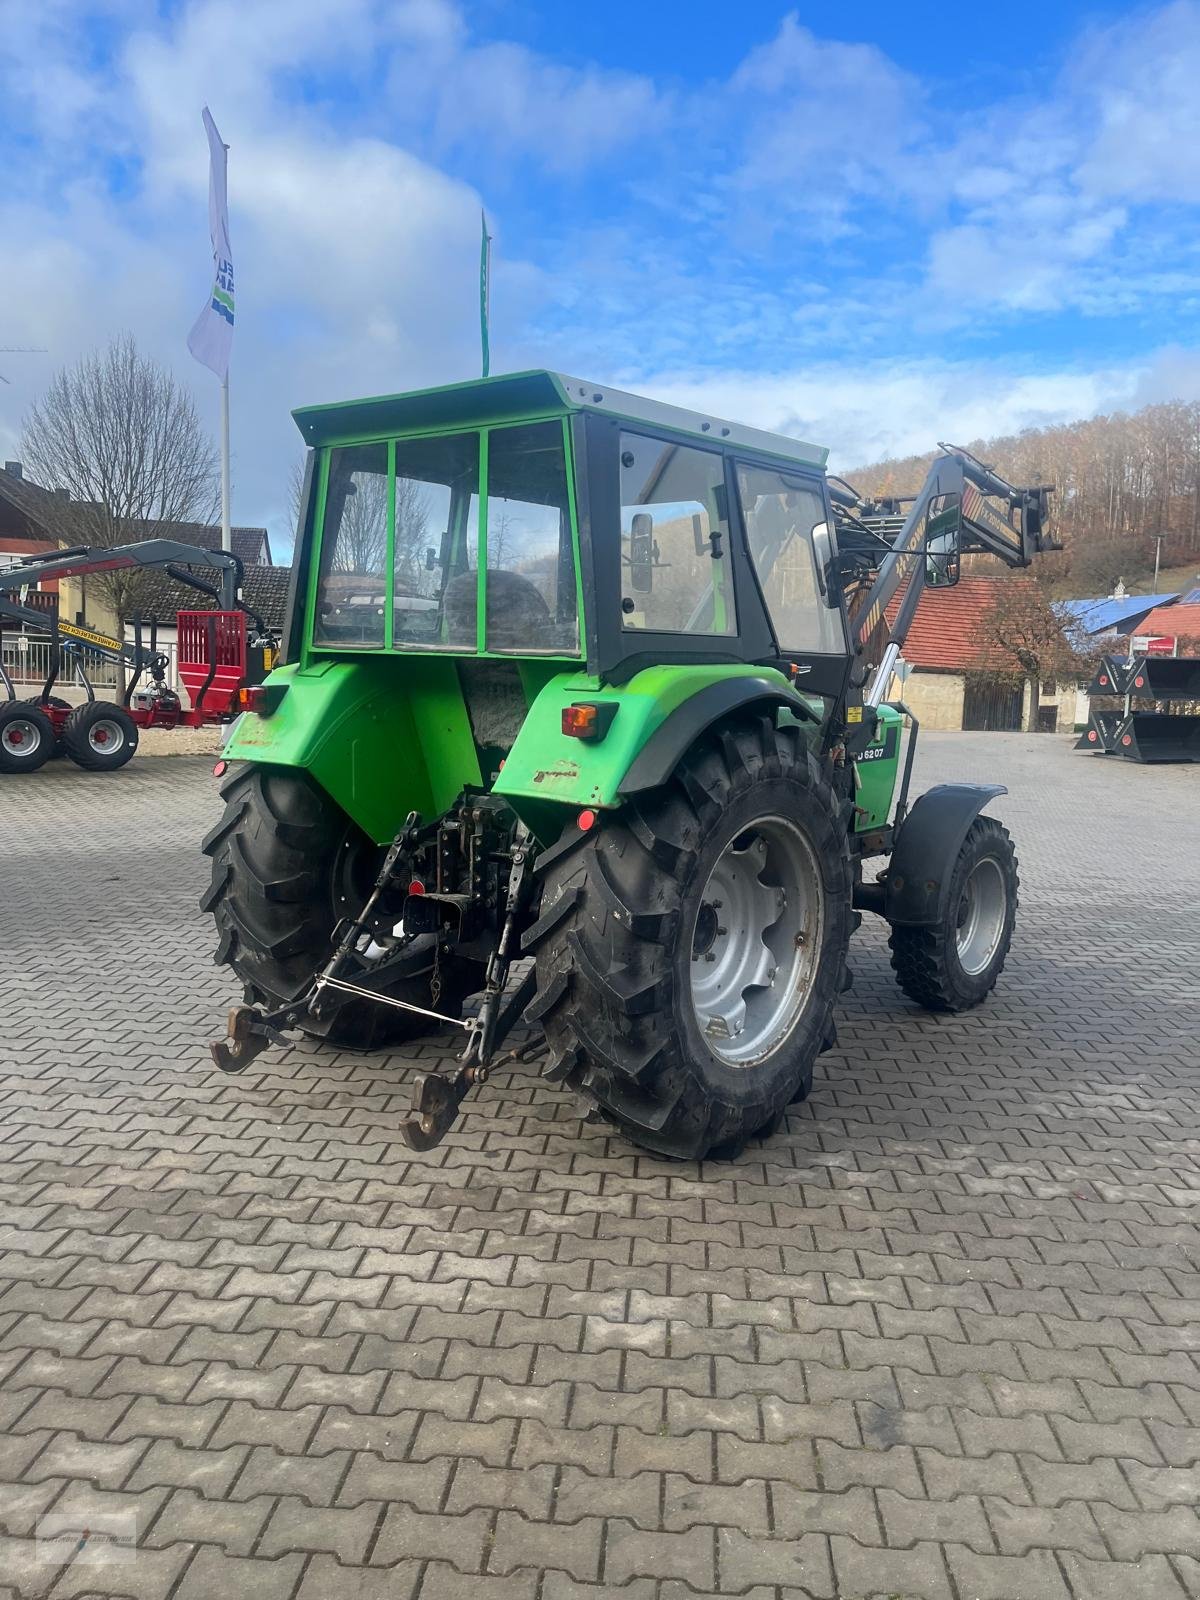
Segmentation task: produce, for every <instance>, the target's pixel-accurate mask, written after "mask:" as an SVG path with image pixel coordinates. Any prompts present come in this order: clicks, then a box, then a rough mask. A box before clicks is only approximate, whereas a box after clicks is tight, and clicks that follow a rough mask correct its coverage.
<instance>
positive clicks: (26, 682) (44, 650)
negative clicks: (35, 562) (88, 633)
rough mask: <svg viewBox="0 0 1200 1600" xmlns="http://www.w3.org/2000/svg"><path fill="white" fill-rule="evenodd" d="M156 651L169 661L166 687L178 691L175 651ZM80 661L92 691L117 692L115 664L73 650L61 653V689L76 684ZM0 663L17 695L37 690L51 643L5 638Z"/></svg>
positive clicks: (165, 646)
mask: <svg viewBox="0 0 1200 1600" xmlns="http://www.w3.org/2000/svg"><path fill="white" fill-rule="evenodd" d="M159 649H160V650H161V652H162V653H163V655H165V656H167V657H168V665H167V674H166V678H167V684H168V687H170V688H172V689H178V677H179V675H178V671H177V668H176V657H177V655H178V649H177V646H176V644H175V641H174V640H170V641H168V642H165V643H162V644H160V645H159ZM77 659H81V660H82V663H83V668H84V671H85V672H86V673H87V675H88V677H89V678H90V679H91V682H92V686H93V688H96V689H116V688H117V687H118V682H119V680H118V668H117V663H116V662H115V661H106V660H105V658H104V657H103V656H98V655H96V654H95V652H94V651H92V650H83V651H81V652H80V654H79V656H76V653H75V652H74V651H73V650H64V651H63V658H62V671H61V673H60V676H59V682H60V684H61V685H62V686H63V687H64V688H69V687H70V685H71V684H72V683H73V682H74V681H75V669H74V665H73V663H74V661H75V660H77ZM0 663H2V664H3V666H4V670H5V672H7V673H8V675H9V677H10V678H11V679H12V681H13V687H14V688H15V689H16V690H17V692H18V694H20V692H21V691H22V690H23V689H25V688H28V687H30V686H33V687H40V686H41V685H42V684H43V683H45V681H46V677H47V674H48V673H49V671H50V641H49V639H32V638H30V637H29V635H28V634H24V633H17V634H5V635H4V638H3V641H2V643H0Z"/></svg>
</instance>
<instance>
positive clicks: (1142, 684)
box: [1133, 678, 1146, 689]
mask: <svg viewBox="0 0 1200 1600" xmlns="http://www.w3.org/2000/svg"><path fill="white" fill-rule="evenodd" d="M1133 681H1134V683H1135V684H1136V685H1137V687H1138V688H1139V689H1144V688H1145V687H1146V680H1145V678H1135V679H1134V680H1133Z"/></svg>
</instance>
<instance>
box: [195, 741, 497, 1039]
mask: <svg viewBox="0 0 1200 1600" xmlns="http://www.w3.org/2000/svg"><path fill="white" fill-rule="evenodd" d="M221 793H222V794H223V795H224V797H225V814H224V816H223V817H222V818H221V820H220V822H219V823H218V824H217V826H216V827H215V828H214V829H213V830H212V832H211V833H210V834H209V835H208V837H207V838H206V839H205V841H204V845H203V849H204V853H205V854H206V855H209V856H211V857H212V881H211V883H210V885H209V887H208V889H207V890H206V892H205V893H204V895H203V896H202V897H201V900H200V909H201V910H202V911H210V912H211V913H212V915H213V918H214V920H215V921H216V925H217V949H216V954H215V956H214V960H215V961H216V962H217V963H218V965H220V964H221V963H228V965H229V966H231V967H232V968H233V970H234V971H235V972H236V973H237V975H238V977H239V978H240V979H241V981H242V984H243V986H244V989H245V997H246V1000H247V1002H248V1003H249V1004H251V1005H262V1006H265V1007H267V1008H268V1009H275V1008H277V1007H280V1006H283V1005H286V1004H287V1003H288V1002H289V1001H291V1000H295V999H297V998H298V997H299V996H300V995H301V994H303V992H304V991H305V989H306V988H307V987H308V985H309V983H310V982H311V981H312V979H313V977H314V976H315V975H316V973H317V972H319V971H320V969H321V968H322V967H323V966H324V965H325V963H326V962H327V961H328V960H329V957H330V954H331V953H332V939H333V931H334V928H335V926H336V925H337V923H338V922H340V921H341V920H342V918H343V917H347V916H352V915H354V914H356V913H357V912H358V911H359V910H360V908H361V907H362V905H363V902H364V901H365V900H366V898H367V895H368V894H369V893H370V890H371V887H372V885H373V883H374V881H375V877H376V874H377V873H378V871H379V868H380V865H381V863H382V860H383V851H382V850H381V849H380V848H379V847H378V846H377V845H375V844H374V843H373V842H372V841H371V840H370V839H369V838H368V837H367V836H366V834H364V833H363V832H362V831H361V829H359V828H358V827H356V826H355V824H354V823H353V822H351V820H350V818H349V817H347V816H346V814H345V812H344V811H342V810H341V809H340V807H338V806H337V805H335V804H334V802H333V801H332V800H331V799H330V798H329V796H328V795H327V794H326V793H325V791H324V790H323V789H321V788H320V787H319V786H318V785H317V784H316V783H314V782H313V781H312V780H311V779H310V778H309V777H308V776H307V774H305V773H303V772H293V771H288V770H283V769H271V768H264V767H255V766H244V767H240V768H238V769H236V770H235V772H234V774H233V776H232V777H231V778H228V779H227V780H226V781H225V783H224V784H223V785H222V788H221ZM426 943H427V946H428V949H427V959H425V958H424V957H422V958H421V959H420V960H419V961H417V962H415V963H414V965H415V966H416V970H415V971H409V972H408V973H406V974H405V976H403V977H398V978H397V979H396V981H395V982H394V983H393V984H392V985H391V986H389V987H388V989H387V991H386V992H387V993H388V994H389V995H391V996H392V998H393V999H396V1000H404V1001H407V1002H408V1003H409V1004H410V1005H418V1006H424V1007H426V1008H427V1009H429V1010H435V1011H438V1012H440V1013H441V1014H442V1015H444V1016H450V1017H458V1016H459V1015H461V1012H462V1005H463V1001H464V1000H465V999H466V998H467V997H468V996H469V995H471V994H473V993H474V992H475V990H477V989H478V988H480V987H481V985H482V982H483V973H482V969H481V967H480V965H479V963H478V962H475V961H467V960H463V959H461V958H458V957H455V956H451V955H446V954H443V955H442V957H441V959H440V960H439V961H438V962H437V963H436V967H435V962H434V943H433V940H432V939H430V940H428V941H426ZM414 953H415V954H418V955H420V952H419V951H417V949H416V946H415V945H414ZM301 1026H302V1027H304V1028H305V1030H306V1031H307V1032H309V1033H313V1034H316V1035H317V1036H318V1037H320V1038H323V1039H326V1040H328V1041H329V1043H331V1044H335V1045H340V1046H343V1047H348V1048H350V1049H360V1050H373V1049H379V1048H383V1047H385V1046H388V1045H393V1044H400V1043H403V1042H404V1041H405V1040H407V1039H414V1038H417V1037H419V1036H420V1035H421V1034H425V1033H429V1032H431V1031H432V1030H433V1029H436V1028H437V1027H438V1026H439V1024H438V1022H437V1021H436V1020H435V1019H433V1018H429V1017H422V1016H419V1015H417V1014H416V1013H415V1012H411V1011H408V1012H406V1011H400V1010H397V1009H396V1008H395V1007H393V1006H383V1005H377V1004H375V1003H373V1002H371V1001H369V1000H352V1001H350V1002H349V1003H348V1004H347V1005H345V1006H342V1007H340V1008H339V1009H338V1010H336V1011H332V1012H330V1014H329V1015H328V1017H327V1018H326V1019H324V1020H323V1021H309V1022H306V1023H302V1024H301Z"/></svg>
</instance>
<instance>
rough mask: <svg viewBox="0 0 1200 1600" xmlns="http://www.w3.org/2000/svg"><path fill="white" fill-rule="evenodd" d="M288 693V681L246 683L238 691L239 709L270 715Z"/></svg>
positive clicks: (263, 715) (262, 715) (258, 714)
mask: <svg viewBox="0 0 1200 1600" xmlns="http://www.w3.org/2000/svg"><path fill="white" fill-rule="evenodd" d="M286 693H287V684H286V683H245V684H243V685H242V687H241V688H240V689H239V690H238V692H237V703H238V710H239V711H253V712H254V713H255V714H256V715H257V716H260V717H269V716H270V715H271V713H272V711H274V710H275V708H276V707H277V706H278V704H279V702H280V701H281V700H282V699H283V697H284V695H285V694H286Z"/></svg>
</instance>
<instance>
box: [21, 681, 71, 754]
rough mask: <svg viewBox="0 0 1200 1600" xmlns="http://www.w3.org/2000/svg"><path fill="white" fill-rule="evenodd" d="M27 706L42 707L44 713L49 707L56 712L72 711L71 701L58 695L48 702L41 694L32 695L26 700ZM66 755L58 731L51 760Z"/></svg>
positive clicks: (52, 723)
mask: <svg viewBox="0 0 1200 1600" xmlns="http://www.w3.org/2000/svg"><path fill="white" fill-rule="evenodd" d="M25 704H26V705H29V706H41V708H42V710H43V711H44V710H45V709H46V708H47V707H48V706H49V707H50V708H51V709H52V710H54V711H70V710H71V702H70V701H69V700H64V699H62V697H61V696H60V695H57V694H52V695H51V696H50V697H49V699H46V700H43V698H42V696H41V695H40V694H31V695H30V696H29V698H28V699H27V700H26V702H25ZM54 726H55V725H54V722H53V720H52V721H51V727H54ZM66 753H67V752H66V749H65V748H64V746H63V741H62V739H61V738H60V737H59V736H58V734H57V730H56V733H55V739H54V749H53V750H52V751H51V754H50V759H51V760H52V761H53V760H54V759H55V757H57V756H64V755H66Z"/></svg>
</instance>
